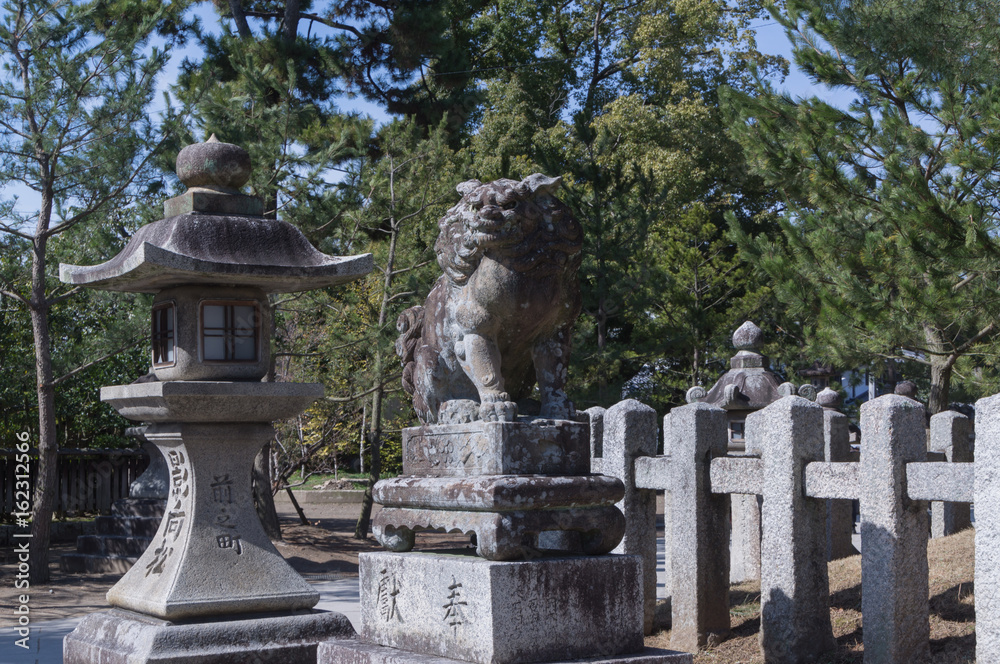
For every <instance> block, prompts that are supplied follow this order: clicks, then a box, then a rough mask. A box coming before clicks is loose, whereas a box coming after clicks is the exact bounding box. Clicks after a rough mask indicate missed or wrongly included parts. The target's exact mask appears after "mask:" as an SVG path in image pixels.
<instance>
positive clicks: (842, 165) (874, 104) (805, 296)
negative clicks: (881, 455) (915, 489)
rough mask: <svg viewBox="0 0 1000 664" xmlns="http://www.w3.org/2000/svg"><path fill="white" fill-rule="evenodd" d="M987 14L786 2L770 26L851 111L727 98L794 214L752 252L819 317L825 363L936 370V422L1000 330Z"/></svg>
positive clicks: (800, 307)
mask: <svg viewBox="0 0 1000 664" xmlns="http://www.w3.org/2000/svg"><path fill="white" fill-rule="evenodd" d="M987 5H988V3H987ZM987 5H984V4H983V3H978V2H964V1H957V2H941V1H940V0H906V1H897V0H865V1H860V2H850V3H846V2H839V1H833V0H793V1H790V2H788V8H787V12H784V13H782V12H777V11H775V12H774V15H775V18H776V19H777V20H779V21H780V22H781V23H782V24H783V25H784V26H785V29H786V32H787V34H788V35H789V38H790V39H791V40H792V43H793V45H794V54H795V61H796V64H797V65H798V66H799V67H800V68H801V69H802V70H803V71H804V72H806V73H807V74H808V75H809V76H810V77H811V78H812V79H813V80H814V81H815V82H816V83H820V84H825V85H827V86H830V87H831V88H835V89H837V90H840V91H842V92H845V93H847V95H848V96H849V97H850V98H851V101H850V103H849V105H848V106H847V107H846V108H839V107H837V106H833V105H831V104H829V103H826V102H824V101H822V100H820V99H818V98H806V99H798V100H795V99H792V98H790V97H788V96H787V95H783V94H779V93H778V92H776V91H775V90H774V89H773V88H772V87H771V86H770V85H768V84H767V83H765V82H763V81H759V82H758V84H757V89H756V91H755V93H754V94H740V93H735V92H734V93H733V94H731V95H730V97H729V100H728V101H729V106H730V107H731V108H732V110H733V126H734V131H735V132H736V134H737V135H738V137H739V140H740V142H741V143H742V145H743V147H744V149H745V150H746V151H747V152H748V153H749V154H750V155H752V161H753V164H754V167H755V169H756V171H757V172H758V173H759V174H760V175H761V176H763V177H764V178H765V180H766V181H767V183H768V184H769V185H771V186H773V187H775V188H776V189H777V190H779V191H780V192H781V194H782V196H783V198H784V203H785V209H784V211H783V214H782V220H781V226H782V231H783V237H782V238H780V240H775V239H773V238H768V237H766V236H764V235H753V234H743V235H742V237H741V249H742V250H743V255H744V256H745V257H746V258H747V259H748V260H749V261H751V262H752V263H753V264H755V265H756V266H758V267H759V268H761V269H762V270H764V271H765V272H766V273H767V274H768V275H769V276H770V277H771V278H772V279H773V281H774V283H775V288H776V289H777V290H778V292H779V296H780V297H781V298H782V299H783V300H784V301H785V302H787V303H788V305H789V306H790V307H792V311H793V313H800V314H801V315H803V316H816V317H817V328H816V333H817V335H818V338H817V344H816V347H817V348H818V349H819V350H820V351H821V352H824V354H826V355H827V356H828V357H834V358H837V357H839V358H842V359H844V360H846V361H850V360H853V361H855V362H875V361H877V360H879V359H884V358H889V359H911V360H917V361H920V362H922V363H925V364H926V365H927V366H929V369H930V393H929V395H928V407H929V410H930V412H931V413H936V412H939V411H941V410H943V409H946V408H947V407H948V402H949V390H950V385H951V380H952V374H953V371H954V368H955V365H956V362H957V361H958V360H959V359H960V358H961V357H962V356H963V355H967V354H969V353H971V352H974V351H976V350H977V349H979V348H982V347H983V346H984V344H986V343H988V342H990V341H991V340H993V339H994V338H996V336H997V333H998V332H1000V327H998V323H997V322H996V321H997V316H998V314H1000V300H998V299H997V298H996V295H995V292H996V286H995V284H996V283H997V280H998V278H1000V246H998V245H997V243H996V241H995V237H996V232H997V226H998V216H997V195H996V192H997V186H998V184H1000V141H998V140H997V136H998V135H1000V134H998V133H997V130H998V129H1000V86H998V85H997V80H996V74H995V63H996V55H997V52H998V50H997V49H998V46H1000V41H998V28H1000V26H998V24H997V21H996V15H995V12H990V10H989V7H988V6H987Z"/></svg>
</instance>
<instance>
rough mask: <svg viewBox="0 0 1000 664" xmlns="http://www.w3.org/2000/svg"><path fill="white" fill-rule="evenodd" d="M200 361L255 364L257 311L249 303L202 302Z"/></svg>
mask: <svg viewBox="0 0 1000 664" xmlns="http://www.w3.org/2000/svg"><path fill="white" fill-rule="evenodd" d="M200 326H201V335H200V336H201V359H202V361H203V362H257V361H258V359H259V357H260V353H259V348H258V347H259V344H260V308H259V307H258V305H257V303H256V302H254V301H252V300H249V301H248V300H205V301H202V303H201V316H200Z"/></svg>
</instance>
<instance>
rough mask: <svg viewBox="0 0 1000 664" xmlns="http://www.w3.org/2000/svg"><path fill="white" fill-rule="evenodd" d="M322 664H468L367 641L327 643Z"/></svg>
mask: <svg viewBox="0 0 1000 664" xmlns="http://www.w3.org/2000/svg"><path fill="white" fill-rule="evenodd" d="M693 661H694V655H692V654H690V653H686V652H678V651H676V650H662V649H660V648H644V649H643V650H642V651H640V652H637V653H633V654H630V655H617V656H614V657H604V656H600V655H598V656H595V657H592V658H588V659H574V660H572V661H569V660H562V661H560V662H552V664H691V663H692V662H693ZM317 662H318V664H344V663H345V662H350V664H466V663H465V662H462V661H461V660H457V659H448V658H446V657H437V656H436V655H421V654H420V653H415V652H407V651H406V650H397V649H395V648H387V647H385V646H377V645H373V644H371V643H365V642H364V641H327V642H326V643H321V644H320V645H319V649H318V657H317Z"/></svg>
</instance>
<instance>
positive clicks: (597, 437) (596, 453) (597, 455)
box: [583, 406, 605, 473]
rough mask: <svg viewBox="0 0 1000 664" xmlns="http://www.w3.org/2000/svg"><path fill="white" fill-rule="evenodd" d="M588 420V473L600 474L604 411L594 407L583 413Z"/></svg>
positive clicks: (602, 452)
mask: <svg viewBox="0 0 1000 664" xmlns="http://www.w3.org/2000/svg"><path fill="white" fill-rule="evenodd" d="M583 412H584V414H585V415H586V416H587V418H588V419H589V420H590V472H592V473H600V472H601V465H602V464H603V462H604V413H605V409H604V408H601V407H600V406H594V407H592V408H588V409H587V410H585V411H583Z"/></svg>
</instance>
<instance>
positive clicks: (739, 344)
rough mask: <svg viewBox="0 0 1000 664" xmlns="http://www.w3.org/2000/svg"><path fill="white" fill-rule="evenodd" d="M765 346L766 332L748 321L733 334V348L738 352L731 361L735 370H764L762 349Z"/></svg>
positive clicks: (731, 365) (730, 364)
mask: <svg viewBox="0 0 1000 664" xmlns="http://www.w3.org/2000/svg"><path fill="white" fill-rule="evenodd" d="M763 345H764V332H763V331H762V330H761V329H760V328H759V327H757V326H756V325H754V324H753V323H752V322H751V321H746V322H745V323H743V324H742V325H740V326H739V328H737V330H736V331H735V332H733V347H734V348H736V350H737V351H738V352H737V353H736V355H734V356H733V357H732V358H731V359H730V360H729V366H730V367H732V368H733V369H762V368H764V365H765V363H766V362H765V360H764V356H763V355H761V354H760V353H759V352H758V351H760V349H761V347H762V346H763Z"/></svg>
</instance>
